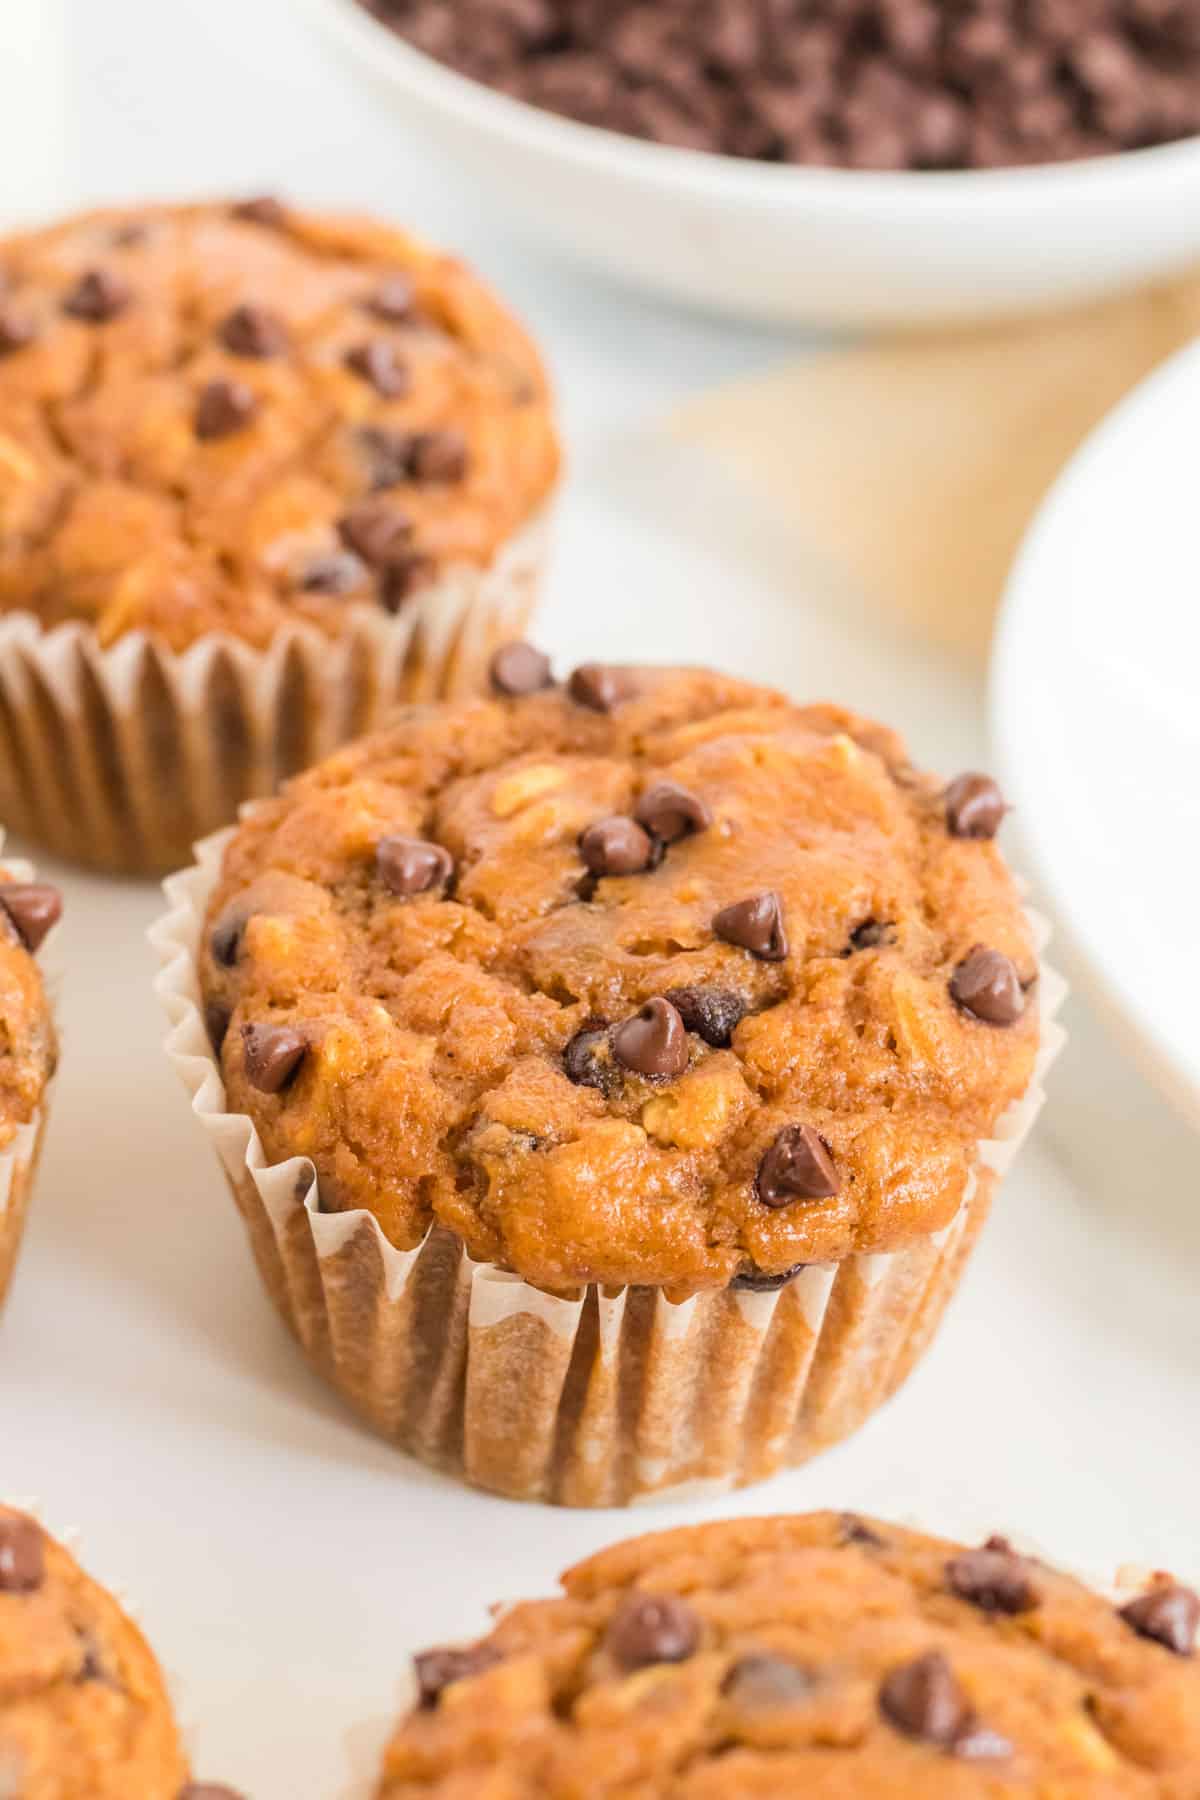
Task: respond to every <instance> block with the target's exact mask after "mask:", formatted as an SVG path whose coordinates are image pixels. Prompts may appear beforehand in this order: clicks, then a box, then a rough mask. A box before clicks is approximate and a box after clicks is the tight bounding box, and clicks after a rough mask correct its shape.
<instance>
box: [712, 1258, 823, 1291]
mask: <svg viewBox="0 0 1200 1800" xmlns="http://www.w3.org/2000/svg"><path fill="white" fill-rule="evenodd" d="M806 1266H807V1265H806V1264H804V1263H793V1264H792V1266H791V1268H790V1269H781V1270H780V1271H779V1273H778V1274H777V1275H766V1274H764V1273H763V1271H762V1270H761V1269H743V1270H742V1272H741V1274H740V1275H735V1276H734V1278H733V1280H732V1281H731V1282H730V1284H729V1285H730V1287H731V1288H733V1289H735V1290H737V1291H740V1292H743V1293H747V1294H773V1293H774V1292H775V1291H776V1289H777V1288H785V1287H786V1286H787V1284H788V1282H789V1281H794V1280H795V1278H796V1276H797V1275H799V1273H800V1271H801V1270H802V1269H803V1268H805V1267H806Z"/></svg>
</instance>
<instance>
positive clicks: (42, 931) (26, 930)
mask: <svg viewBox="0 0 1200 1800" xmlns="http://www.w3.org/2000/svg"><path fill="white" fill-rule="evenodd" d="M0 908H3V910H4V912H6V913H7V914H8V919H9V923H10V924H11V926H12V928H13V930H14V931H15V932H16V934H17V936H18V937H19V938H20V940H21V942H22V944H24V946H25V948H26V950H29V951H33V950H38V949H40V948H41V945H42V942H43V940H44V938H45V937H46V935H47V933H48V932H49V931H50V929H51V927H52V926H54V925H57V923H58V921H59V920H60V919H61V918H62V895H61V894H60V893H59V891H58V889H57V888H56V887H51V885H50V883H49V882H48V881H0Z"/></svg>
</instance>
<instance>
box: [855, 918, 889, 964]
mask: <svg viewBox="0 0 1200 1800" xmlns="http://www.w3.org/2000/svg"><path fill="white" fill-rule="evenodd" d="M891 941H892V927H891V926H890V925H888V924H885V923H883V922H882V921H881V920H879V919H864V920H863V922H862V924H861V925H856V926H855V927H854V930H853V931H852V932H851V933H850V942H849V944H848V946H847V948H846V955H847V956H853V955H854V954H855V952H856V951H859V950H876V949H878V947H879V946H880V944H890V943H891Z"/></svg>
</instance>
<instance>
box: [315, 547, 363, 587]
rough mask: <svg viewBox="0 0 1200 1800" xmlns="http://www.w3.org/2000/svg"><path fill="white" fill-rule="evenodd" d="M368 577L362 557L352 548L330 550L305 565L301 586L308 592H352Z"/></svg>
mask: <svg viewBox="0 0 1200 1800" xmlns="http://www.w3.org/2000/svg"><path fill="white" fill-rule="evenodd" d="M365 579H366V569H365V567H364V565H363V562H362V559H361V557H358V556H355V554H354V552H353V551H352V550H330V551H328V552H327V553H326V554H325V555H324V556H314V557H313V559H312V561H311V562H310V563H308V564H306V565H305V568H304V572H303V574H302V575H301V577H300V586H301V588H302V589H303V590H304V592H305V593H306V594H333V595H335V596H341V595H342V594H352V593H353V592H354V590H355V588H358V587H361V586H362V584H363V582H364V581H365Z"/></svg>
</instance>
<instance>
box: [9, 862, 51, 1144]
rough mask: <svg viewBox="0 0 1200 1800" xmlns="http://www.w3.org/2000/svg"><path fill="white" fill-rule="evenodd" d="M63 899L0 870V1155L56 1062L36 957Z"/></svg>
mask: <svg viewBox="0 0 1200 1800" xmlns="http://www.w3.org/2000/svg"><path fill="white" fill-rule="evenodd" d="M60 910H61V901H60V899H59V895H58V892H57V890H56V889H54V888H52V887H50V886H49V885H48V884H47V883H43V882H21V881H17V880H15V879H14V878H13V876H12V875H11V874H10V873H8V872H7V871H5V870H3V869H0V1151H2V1150H4V1149H6V1148H7V1146H8V1145H9V1144H11V1143H12V1141H13V1139H14V1138H15V1136H16V1134H17V1132H18V1130H19V1129H20V1127H21V1126H22V1125H28V1124H29V1122H30V1121H31V1120H32V1119H33V1117H34V1116H35V1114H36V1112H37V1109H38V1107H39V1106H40V1104H41V1100H42V1095H43V1094H44V1093H45V1091H46V1084H47V1082H48V1081H49V1080H50V1077H51V1076H52V1075H53V1073H54V1068H55V1064H56V1062H57V1060H58V1042H57V1038H56V1035H55V1030H54V1020H53V1016H52V1014H51V1011H50V1003H49V1001H48V1000H47V998H46V990H45V987H44V985H43V982H42V974H41V970H40V969H39V968H38V966H37V964H36V962H35V961H34V959H33V955H32V951H33V950H36V949H37V948H38V946H39V945H40V943H41V941H42V937H43V936H44V935H45V933H46V931H48V930H49V929H50V926H51V925H52V924H53V923H54V921H55V920H56V919H57V917H58V915H59V912H60Z"/></svg>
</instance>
